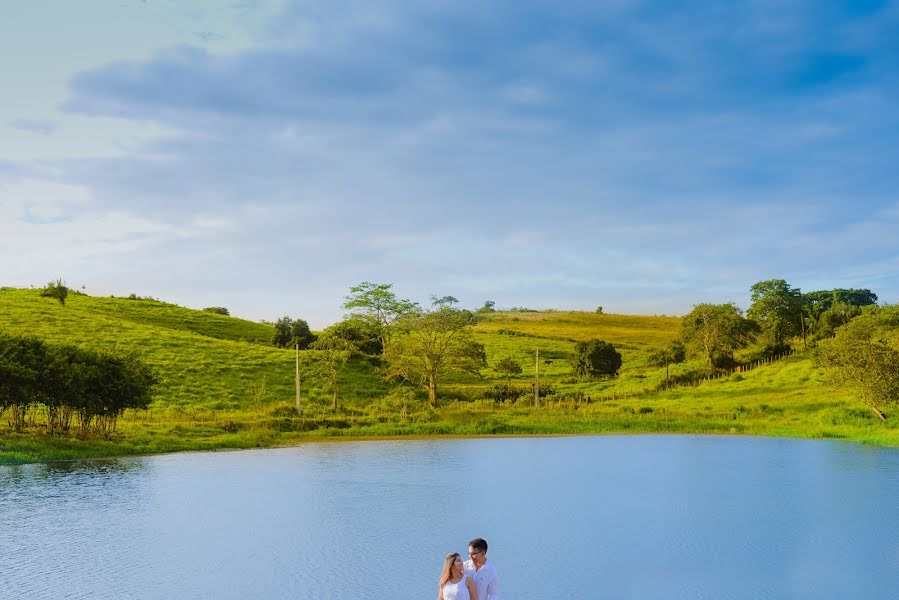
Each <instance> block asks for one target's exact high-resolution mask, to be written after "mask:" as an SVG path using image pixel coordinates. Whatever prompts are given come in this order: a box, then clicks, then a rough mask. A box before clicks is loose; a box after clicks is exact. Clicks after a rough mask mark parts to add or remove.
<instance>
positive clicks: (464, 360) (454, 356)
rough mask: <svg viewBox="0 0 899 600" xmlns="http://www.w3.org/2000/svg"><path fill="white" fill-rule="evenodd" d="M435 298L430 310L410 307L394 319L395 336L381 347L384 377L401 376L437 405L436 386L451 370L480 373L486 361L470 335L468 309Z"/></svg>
mask: <svg viewBox="0 0 899 600" xmlns="http://www.w3.org/2000/svg"><path fill="white" fill-rule="evenodd" d="M451 304H452V303H447V302H439V301H438V302H435V303H434V308H432V309H431V310H421V309H418V310H413V311H410V312H407V313H405V314H404V315H402V316H401V317H400V318H398V320H397V321H396V323H395V324H396V329H397V335H396V338H395V339H394V340H393V341H392V342H391V343H390V345H389V346H387V347H386V348H385V350H384V358H385V359H386V360H387V371H386V374H385V376H386V377H387V378H388V379H394V378H399V379H404V380H406V381H408V382H409V383H412V384H414V385H418V386H420V387H421V388H422V389H424V390H427V392H428V400H429V401H430V403H431V406H434V407H436V406H437V390H438V386H439V385H440V384H441V382H442V381H443V380H444V378H445V377H446V376H447V375H449V374H452V373H470V374H475V375H480V370H481V369H482V368H483V367H485V366H486V365H487V356H486V353H485V352H484V346H483V345H482V344H479V343H477V342H475V341H474V339H472V336H471V332H470V325H471V322H472V318H471V313H469V312H467V311H461V310H458V309H455V308H453V307H452V306H451Z"/></svg>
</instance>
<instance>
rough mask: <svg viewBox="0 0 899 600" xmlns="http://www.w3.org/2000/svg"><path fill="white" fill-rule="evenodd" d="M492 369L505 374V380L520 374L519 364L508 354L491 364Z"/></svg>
mask: <svg viewBox="0 0 899 600" xmlns="http://www.w3.org/2000/svg"><path fill="white" fill-rule="evenodd" d="M493 370H494V371H496V372H497V373H500V374H502V375H505V376H506V381H507V382H508V381H509V380H510V379H512V376H514V375H521V365H520V364H518V362H517V361H516V360H515V359H514V358H512V357H509V356H507V357H506V358H503V359H500V360H499V361H497V363H496V364H495V365H494V366H493Z"/></svg>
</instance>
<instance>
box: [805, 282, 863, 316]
mask: <svg viewBox="0 0 899 600" xmlns="http://www.w3.org/2000/svg"><path fill="white" fill-rule="evenodd" d="M802 301H803V303H804V304H805V305H806V306H807V307H808V308H809V309H810V312H811V313H812V314H814V315H819V314H821V313H822V312H824V311H826V310H829V309H830V308H831V306H833V305H834V304H836V303H838V302H839V303H843V304H848V305H850V306H870V305H873V304H877V294H875V293H874V292H872V291H871V290H868V289H861V290H854V289H849V290H844V289H842V288H837V289H834V290H820V291H815V292H807V293H805V294H803V295H802Z"/></svg>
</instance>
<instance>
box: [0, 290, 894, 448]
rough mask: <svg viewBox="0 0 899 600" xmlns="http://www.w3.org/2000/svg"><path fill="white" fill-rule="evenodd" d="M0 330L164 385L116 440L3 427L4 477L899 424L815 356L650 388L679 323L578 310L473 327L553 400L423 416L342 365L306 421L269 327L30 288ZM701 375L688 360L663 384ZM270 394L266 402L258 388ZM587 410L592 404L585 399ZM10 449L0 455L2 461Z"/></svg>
mask: <svg viewBox="0 0 899 600" xmlns="http://www.w3.org/2000/svg"><path fill="white" fill-rule="evenodd" d="M0 331H3V332H6V333H12V334H32V335H36V336H38V337H40V338H43V339H45V340H47V341H51V342H64V343H71V344H79V345H84V346H89V347H94V348H98V349H100V350H103V351H106V352H112V353H120V352H134V353H137V354H138V355H140V356H141V357H142V358H143V359H144V360H145V361H146V362H147V363H149V364H150V365H152V366H153V367H154V369H155V370H156V371H157V373H158V374H159V376H160V384H159V387H158V389H157V394H156V400H155V401H154V402H153V404H152V406H151V409H150V410H148V411H138V412H135V413H126V416H125V418H124V419H123V420H122V421H120V423H119V428H118V432H117V433H116V434H115V435H114V436H112V437H111V438H109V439H100V438H88V439H78V438H76V437H72V436H68V437H67V436H59V435H55V436H49V435H46V434H45V433H44V432H43V431H42V429H41V428H40V427H39V426H36V427H32V428H30V429H29V430H28V431H26V432H24V433H21V434H14V433H12V432H11V431H9V430H8V429H7V428H6V423H5V419H3V420H0V464H3V463H15V462H28V461H33V460H45V459H49V458H72V457H83V456H110V455H120V454H132V453H152V452H165V451H174V450H188V449H207V448H246V447H256V446H271V445H277V444H291V443H296V442H297V441H299V440H302V439H307V438H310V437H322V436H329V437H333V436H393V435H483V434H517V433H522V434H525V433H556V434H560V433H561V434H564V433H604V432H707V433H724V434H728V433H736V434H758V435H776V436H794V437H819V438H821V437H826V438H845V439H849V440H854V441H858V442H864V443H874V444H882V445H892V446H899V426H897V422H899V419H893V420H891V421H889V422H887V423H881V422H880V421H878V420H876V419H874V418H872V417H873V415H871V414H870V413H869V411H867V410H866V409H865V408H863V407H862V406H861V405H858V404H857V403H855V402H854V401H853V400H852V398H851V397H850V396H849V395H848V394H847V393H846V392H844V391H842V390H839V389H835V388H833V387H832V386H830V385H828V384H827V383H826V382H825V380H824V376H823V373H822V372H821V370H820V369H819V368H818V367H817V366H816V365H815V363H814V361H813V359H812V356H811V353H805V354H798V355H794V356H792V357H789V358H787V359H785V360H783V361H779V362H776V363H773V364H771V365H768V366H765V367H762V368H759V369H756V370H753V371H749V372H747V373H741V374H738V375H734V376H732V377H729V378H723V379H719V380H715V381H709V382H704V383H702V384H701V385H699V386H698V387H682V388H675V389H672V390H668V391H664V392H654V391H651V390H653V389H655V388H656V387H657V386H658V384H659V383H660V382H661V381H662V380H663V379H664V376H665V373H664V369H663V368H658V367H650V366H648V365H647V362H646V359H647V354H648V351H649V350H651V349H653V348H657V347H661V346H663V345H664V344H666V343H667V342H669V341H671V340H673V339H675V338H676V337H677V336H678V334H679V331H680V321H679V319H677V318H674V317H645V316H626V315H596V314H592V313H577V312H542V313H532V312H508V313H491V314H489V315H486V317H485V318H483V319H482V320H481V321H480V322H479V323H478V324H477V325H476V327H475V337H476V338H477V339H478V341H480V342H482V343H483V344H484V345H485V348H486V351H487V357H488V363H489V365H491V366H492V365H494V364H496V362H497V361H498V360H500V359H502V358H505V357H512V358H513V359H515V360H516V361H517V362H518V363H519V364H520V365H521V366H522V368H523V369H524V373H523V374H522V375H521V376H520V377H518V378H515V379H513V380H512V381H513V383H518V384H519V385H522V386H529V385H530V382H531V381H532V380H533V370H534V364H535V349H537V348H539V351H540V363H539V367H540V373H541V381H542V382H543V385H547V384H549V385H551V386H552V387H553V388H554V389H555V390H556V394H555V395H553V396H551V397H550V400H549V402H548V403H547V404H546V405H544V406H541V407H539V408H534V407H533V406H531V404H532V400H531V399H530V398H523V399H521V400H520V401H519V402H517V403H511V404H506V405H499V406H495V405H494V404H493V403H492V402H491V401H488V400H484V392H485V391H486V390H487V388H489V387H490V386H492V385H494V384H496V383H499V382H502V381H505V378H504V377H503V376H501V375H499V374H498V373H496V372H495V371H493V370H492V368H489V367H488V368H487V369H485V370H484V371H483V376H482V377H480V378H475V377H465V378H456V379H453V380H451V381H449V382H447V384H446V385H444V386H443V388H442V398H443V399H444V404H443V405H442V406H441V407H440V408H439V409H437V410H432V409H430V408H429V407H427V405H426V403H425V402H423V399H422V396H421V395H420V394H419V395H418V396H417V397H415V396H413V397H409V396H408V395H397V394H395V393H394V394H391V392H392V391H394V392H395V391H396V390H397V389H398V388H397V386H396V385H395V384H387V383H385V382H383V381H382V380H381V379H380V378H379V376H378V373H377V370H376V368H375V367H374V366H373V365H371V364H369V363H367V362H365V361H361V360H354V361H351V362H350V363H349V365H348V367H347V368H346V370H345V371H344V373H343V374H342V376H341V391H340V401H341V407H340V409H339V410H338V411H337V412H332V411H331V409H330V406H329V402H330V398H329V397H328V396H327V395H326V394H325V393H323V392H322V391H320V390H317V389H315V388H314V387H313V386H312V385H310V382H309V381H308V380H307V382H306V385H305V386H304V405H305V409H306V410H305V414H304V416H303V417H302V418H300V417H297V416H296V415H295V413H294V411H293V408H292V407H293V403H294V394H295V391H294V353H293V352H292V351H290V350H283V349H278V348H273V347H271V346H269V345H267V343H266V340H268V339H269V338H270V337H271V331H272V330H271V327H270V326H268V325H265V324H259V323H252V322H248V321H243V320H240V319H235V318H232V317H225V316H221V315H216V314H212V313H206V312H201V311H195V310H190V309H186V308H183V307H179V306H175V305H172V304H167V303H164V302H158V301H153V300H129V299H123V298H96V297H90V296H85V295H70V296H69V299H68V301H67V302H66V304H65V306H61V305H59V304H58V303H57V302H56V301H55V300H52V299H48V298H41V297H40V295H39V292H38V291H37V290H16V289H0ZM590 338H599V339H603V340H606V341H609V342H612V343H614V344H616V346H617V347H618V349H619V350H620V351H621V353H622V355H623V358H624V366H623V367H622V370H621V373H620V375H619V377H617V378H615V379H610V380H599V381H580V380H578V379H577V378H575V377H574V376H573V374H572V372H571V368H570V366H569V364H568V355H569V353H570V352H571V351H572V349H573V347H574V344H575V342H576V341H578V340H586V339H590ZM702 366H703V361H702V360H701V359H694V360H691V361H688V362H686V363H684V364H681V365H674V366H672V374H678V373H684V372H689V371H691V370H696V369H700V368H701V367H702ZM263 388H264V390H265V391H264V393H261V392H260V390H262V389H263ZM586 397H589V398H590V400H591V402H589V403H586V402H583V401H582V400H581V399H582V398H586ZM2 447H5V450H2Z"/></svg>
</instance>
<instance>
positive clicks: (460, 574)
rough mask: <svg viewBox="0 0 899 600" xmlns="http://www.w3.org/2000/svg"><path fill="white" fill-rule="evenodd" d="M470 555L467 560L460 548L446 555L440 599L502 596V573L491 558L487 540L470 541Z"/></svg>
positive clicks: (478, 599)
mask: <svg viewBox="0 0 899 600" xmlns="http://www.w3.org/2000/svg"><path fill="white" fill-rule="evenodd" d="M468 556H469V557H470V558H469V559H468V560H466V561H465V562H464V563H463V562H462V557H461V556H460V555H459V553H458V552H452V553H450V554H447V555H446V560H444V561H443V572H442V573H441V574H440V593H439V594H438V595H437V600H499V575H497V574H496V569H494V568H493V565H492V564H490V563H488V562H487V542H486V541H484V540H483V539H481V538H475V539H473V540H471V541H470V542H468Z"/></svg>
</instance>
